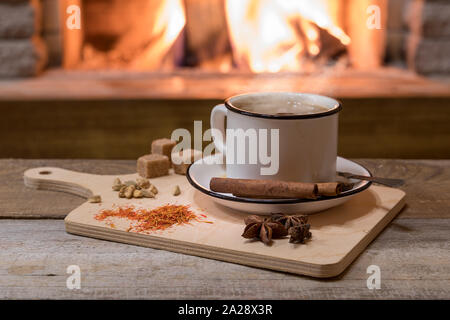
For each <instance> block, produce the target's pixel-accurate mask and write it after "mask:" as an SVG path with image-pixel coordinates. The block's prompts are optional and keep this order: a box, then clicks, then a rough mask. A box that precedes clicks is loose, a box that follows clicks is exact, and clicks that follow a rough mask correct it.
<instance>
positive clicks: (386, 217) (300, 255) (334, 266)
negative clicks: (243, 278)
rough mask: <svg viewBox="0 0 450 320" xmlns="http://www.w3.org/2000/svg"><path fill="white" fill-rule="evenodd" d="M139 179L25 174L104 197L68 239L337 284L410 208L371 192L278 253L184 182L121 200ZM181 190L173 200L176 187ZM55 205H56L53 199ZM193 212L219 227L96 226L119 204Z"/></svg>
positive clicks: (81, 213)
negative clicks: (120, 186)
mask: <svg viewBox="0 0 450 320" xmlns="http://www.w3.org/2000/svg"><path fill="white" fill-rule="evenodd" d="M116 177H119V178H120V179H121V180H122V181H126V180H134V179H136V178H137V174H129V175H120V176H108V175H93V174H86V173H80V172H74V171H69V170H65V169H60V168H53V167H43V168H34V169H30V170H27V171H25V173H24V181H25V184H26V185H27V186H29V187H33V188H37V189H47V190H54V191H63V192H69V193H73V194H76V195H80V196H83V197H88V196H89V195H91V194H99V195H101V197H102V199H103V202H102V203H101V204H93V203H88V202H86V203H84V204H83V205H81V206H79V207H78V208H76V209H75V210H73V211H72V212H70V213H69V215H68V216H67V217H66V219H65V225H66V230H67V232H69V233H73V234H77V235H82V236H87V237H93V238H98V239H104V240H110V241H117V242H123V243H128V244H134V245H139V246H146V247H152V248H157V249H164V250H169V251H174V252H181V253H185V254H191V255H196V256H201V257H206V258H211V259H217V260H224V261H229V262H233V263H239V264H244V265H249V266H255V267H260V268H268V269H273V270H279V271H285V272H290V273H296V274H304V275H309V276H313V277H320V278H325V277H332V276H336V275H338V274H340V273H341V272H343V271H344V270H345V268H347V266H348V265H349V264H350V263H351V262H352V261H353V260H354V259H355V258H356V257H357V256H358V255H359V254H360V253H361V252H362V251H363V250H364V249H365V248H366V247H367V245H368V244H369V243H370V242H371V241H372V240H373V239H374V238H375V237H376V236H377V235H378V234H379V233H380V232H381V231H382V230H383V228H384V227H385V226H386V225H387V224H388V223H389V222H390V221H391V220H392V219H393V218H394V217H395V216H396V215H397V213H398V212H399V211H400V209H401V208H402V207H403V205H404V197H405V193H404V192H403V191H401V190H398V189H393V188H386V187H380V186H371V187H370V188H369V189H367V190H365V191H363V192H361V193H360V194H359V195H357V196H355V197H354V198H352V199H351V200H349V201H348V202H346V203H345V204H343V205H341V206H338V207H335V208H332V209H329V210H327V211H324V212H320V213H317V214H314V215H311V216H310V219H309V221H310V224H311V231H312V234H313V237H312V240H311V241H309V242H308V243H307V244H292V243H289V241H288V239H287V238H286V239H277V240H274V242H273V244H272V245H271V246H265V245H264V244H263V243H262V242H259V241H255V240H248V239H244V238H242V237H241V234H242V231H243V229H244V222H243V220H244V218H245V217H246V215H247V214H246V213H243V212H238V211H234V210H232V209H228V208H226V207H223V206H221V205H218V204H215V203H214V202H213V201H212V200H211V199H210V198H209V197H208V196H206V195H205V194H203V193H201V192H199V191H198V190H196V189H194V188H193V187H191V186H190V185H189V183H188V181H187V179H186V177H185V176H181V175H176V174H173V173H171V174H170V175H169V176H165V177H160V178H155V179H151V182H152V183H153V184H154V185H155V186H157V187H158V189H159V193H158V195H157V197H156V199H131V200H128V199H120V198H118V195H117V192H114V191H112V189H111V185H112V182H113V180H114V178H116ZM177 184H178V185H179V186H180V187H181V190H182V193H181V195H179V196H178V197H174V196H172V193H171V192H172V189H173V186H174V185H177ZM49 200H50V199H49ZM168 203H170V204H183V205H190V206H191V209H192V210H193V211H195V212H196V213H198V214H206V215H207V220H209V221H212V222H213V223H212V224H210V223H202V222H197V221H195V222H193V223H192V224H188V225H180V226H174V227H171V228H168V229H166V230H164V231H157V232H154V233H151V234H141V233H136V232H127V229H128V227H129V222H128V221H126V220H125V219H118V220H115V221H114V226H113V227H111V226H109V225H108V224H107V223H105V222H103V221H97V220H95V219H94V216H95V214H96V213H98V212H99V211H100V210H101V209H105V208H106V209H110V208H112V206H113V205H119V206H120V205H129V204H133V205H135V206H136V207H139V206H144V207H145V208H147V209H153V208H156V207H159V206H161V205H164V204H168Z"/></svg>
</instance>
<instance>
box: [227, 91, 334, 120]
mask: <svg viewBox="0 0 450 320" xmlns="http://www.w3.org/2000/svg"><path fill="white" fill-rule="evenodd" d="M258 93H262V92H253V93H244V94H239V95H235V96H232V97H230V98H228V99H226V100H225V107H226V108H227V109H228V110H230V111H234V112H236V113H240V114H243V115H246V116H250V117H256V118H265V119H278V120H296V119H313V118H322V117H326V116H329V115H332V114H335V113H338V112H339V111H341V110H342V104H341V102H340V101H338V100H336V99H333V98H330V97H326V96H321V95H318V94H313V93H305V94H310V95H315V96H320V97H324V98H329V99H333V100H335V101H336V102H337V106H336V107H334V108H333V109H331V110H329V111H326V112H320V113H313V114H296V115H275V114H264V113H258V112H250V111H246V110H242V109H239V108H238V107H236V106H234V105H233V104H232V103H231V99H234V98H237V97H240V96H246V95H252V94H258ZM264 93H266V94H267V93H271V92H264ZM273 93H290V94H300V93H299V92H283V91H280V92H273Z"/></svg>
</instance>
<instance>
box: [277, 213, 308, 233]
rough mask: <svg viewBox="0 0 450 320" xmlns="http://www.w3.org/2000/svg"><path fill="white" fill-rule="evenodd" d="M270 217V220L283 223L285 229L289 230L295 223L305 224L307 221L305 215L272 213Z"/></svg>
mask: <svg viewBox="0 0 450 320" xmlns="http://www.w3.org/2000/svg"><path fill="white" fill-rule="evenodd" d="M271 219H272V221H275V222H279V223H281V224H283V225H284V227H285V228H286V230H289V228H291V227H294V226H297V225H301V224H306V223H307V222H308V217H307V216H302V215H296V216H289V215H284V214H281V213H272V215H271Z"/></svg>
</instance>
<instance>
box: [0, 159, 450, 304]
mask: <svg viewBox="0 0 450 320" xmlns="http://www.w3.org/2000/svg"><path fill="white" fill-rule="evenodd" d="M358 162H360V163H362V164H364V165H365V166H367V167H368V168H369V169H371V170H372V172H373V173H374V174H375V175H380V176H389V177H400V178H404V179H406V181H407V183H406V184H405V186H404V187H402V189H403V190H404V191H406V193H407V200H406V202H407V206H406V208H405V209H404V210H403V211H402V212H401V213H400V215H399V216H398V217H397V218H396V219H395V220H394V221H393V222H392V223H391V224H390V225H389V226H388V227H387V229H386V230H384V231H383V232H382V233H381V234H380V236H378V237H377V238H376V239H375V240H374V242H373V243H372V244H371V245H369V247H368V248H367V249H366V250H365V252H363V253H362V254H361V256H359V257H358V258H357V260H356V261H355V262H354V263H353V264H352V265H351V266H350V267H349V268H348V269H347V270H346V271H345V272H344V273H343V274H342V275H341V276H339V277H337V278H334V279H329V280H316V279H312V278H308V277H301V276H294V275H290V274H284V273H278V272H272V271H267V270H260V269H255V268H250V267H245V266H239V265H235V264H230V263H225V262H219V261H214V260H208V259H203V258H198V257H193V256H187V255H182V254H175V253H171V252H166V251H161V250H153V249H149V248H141V247H136V246H129V245H124V244H119V243H112V242H107V241H101V240H95V239H89V238H83V237H78V236H73V235H69V234H67V233H66V232H65V229H64V223H63V221H62V220H58V219H54V218H62V217H63V216H64V214H66V213H67V212H69V211H70V210H72V209H73V208H75V207H77V206H78V205H80V204H81V203H83V202H84V200H83V199H81V198H78V197H75V196H70V195H65V194H63V193H55V192H47V191H35V190H29V189H26V188H25V187H24V186H23V182H22V173H23V171H24V170H25V169H26V168H31V167H37V166H43V165H49V166H58V167H63V168H67V169H72V170H79V171H85V172H91V173H99V174H100V173H101V174H122V173H129V172H132V171H133V170H134V162H133V161H100V160H45V161H44V160H17V159H5V160H0V213H1V215H2V217H3V219H1V220H0V298H8V299H17V298H30V299H36V298H40V299H52V298H53V299H55V298H65V299H76V298H86V299H95V298H103V299H114V298H125V299H130V298H154V299H156V298H180V299H182V298H186V299H192V298H199V299H208V298H217V299H225V298H236V299H240V298H242V299H244V298H246V299H264V298H266V299H272V298H273V299H297V298H322V299H333V298H341V299H352V298H363V299H369V298H380V299H405V298H410V299H436V298H440V299H442V298H446V299H449V298H450V254H449V252H450V241H449V240H450V233H449V232H448V230H450V220H449V218H450V210H449V208H450V160H440V161H437V160H436V161H431V160H368V159H363V160H358ZM16 218H22V219H16ZM31 218H34V219H31ZM39 218H40V219H39ZM45 218H46V219H45ZM48 218H50V219H48ZM52 218H53V219H52ZM72 264H76V265H79V266H80V268H81V272H82V278H81V289H80V290H69V289H67V288H66V279H67V277H68V276H69V275H68V274H66V268H67V266H69V265H72ZM372 264H374V265H378V266H379V267H380V268H381V289H380V290H369V289H367V286H366V280H367V278H368V276H369V275H368V274H367V273H366V269H367V267H368V266H369V265H372Z"/></svg>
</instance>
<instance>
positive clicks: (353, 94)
mask: <svg viewBox="0 0 450 320" xmlns="http://www.w3.org/2000/svg"><path fill="white" fill-rule="evenodd" d="M268 90H270V91H297V92H310V93H319V94H324V95H329V96H333V97H337V98H362V97H366V98H367V97H371V98H373V97H391V98H393V97H439V96H441V97H449V96H450V83H445V82H442V83H441V82H437V81H433V80H430V79H426V78H422V77H419V76H417V75H415V74H414V73H411V72H408V71H404V70H401V69H395V68H379V69H376V70H373V71H370V72H366V71H361V70H352V69H346V70H337V69H336V70H335V69H333V68H330V69H325V70H323V71H322V72H317V73H314V74H310V75H308V74H298V73H277V74H249V73H241V72H230V73H210V72H195V71H192V70H190V69H186V70H179V71H176V72H173V73H158V72H131V71H128V72H124V71H83V72H80V71H63V70H60V69H57V70H54V71H49V72H47V73H45V74H44V75H43V76H41V77H37V78H32V79H22V80H7V81H6V80H4V81H0V100H3V101H4V100H36V99H45V100H52V99H56V100H66V99H75V100H89V99H94V100H95V99H120V100H123V99H224V98H227V97H229V96H232V95H235V94H239V93H244V92H252V91H268Z"/></svg>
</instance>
